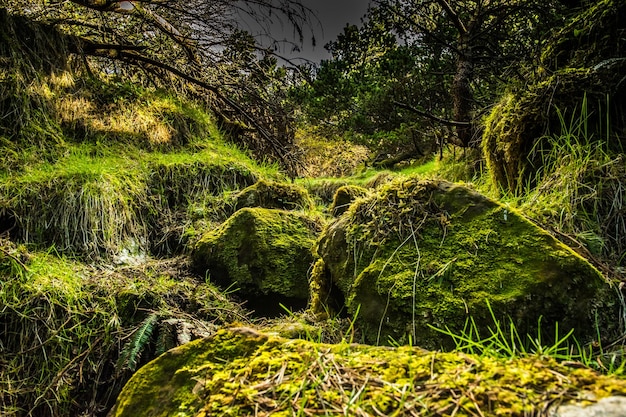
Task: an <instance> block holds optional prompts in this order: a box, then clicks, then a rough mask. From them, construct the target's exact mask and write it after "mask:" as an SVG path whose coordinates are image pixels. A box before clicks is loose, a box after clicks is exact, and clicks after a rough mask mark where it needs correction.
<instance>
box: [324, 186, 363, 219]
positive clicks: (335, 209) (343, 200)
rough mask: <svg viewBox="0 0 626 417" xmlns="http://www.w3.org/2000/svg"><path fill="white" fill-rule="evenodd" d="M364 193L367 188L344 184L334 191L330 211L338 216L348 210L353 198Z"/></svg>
mask: <svg viewBox="0 0 626 417" xmlns="http://www.w3.org/2000/svg"><path fill="white" fill-rule="evenodd" d="M366 195H367V190H366V189H365V188H363V187H359V186H358V185H344V186H343V187H340V188H339V189H338V190H337V191H336V192H335V196H334V198H333V204H332V205H331V206H330V211H331V213H332V214H333V216H340V215H342V214H343V213H345V212H346V211H347V210H348V208H349V207H350V204H352V202H353V201H354V200H356V199H357V198H359V197H364V196H366Z"/></svg>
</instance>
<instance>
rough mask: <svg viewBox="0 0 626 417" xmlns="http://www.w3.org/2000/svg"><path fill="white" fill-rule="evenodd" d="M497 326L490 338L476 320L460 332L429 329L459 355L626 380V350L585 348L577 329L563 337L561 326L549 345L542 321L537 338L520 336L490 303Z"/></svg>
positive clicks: (539, 322)
mask: <svg viewBox="0 0 626 417" xmlns="http://www.w3.org/2000/svg"><path fill="white" fill-rule="evenodd" d="M487 307H488V310H489V313H490V314H491V319H492V321H493V325H492V326H491V327H489V328H488V330H487V333H488V334H487V335H485V334H484V332H483V334H481V332H480V331H479V329H478V326H477V325H476V322H475V321H474V319H473V318H472V317H470V318H468V319H467V320H466V322H465V326H464V327H463V329H462V330H460V331H459V332H454V331H452V330H450V329H449V328H448V327H447V326H446V327H445V329H441V328H437V327H434V326H431V325H429V327H430V328H431V329H433V330H435V331H437V332H439V333H441V334H443V335H445V336H447V337H449V338H451V339H452V340H453V341H454V344H455V351H457V352H462V353H468V354H472V355H478V356H485V357H494V358H501V359H515V358H526V357H532V356H536V357H543V358H552V359H555V360H557V361H559V362H565V363H575V362H576V363H580V364H582V365H584V366H586V367H589V368H594V369H596V370H598V371H601V372H603V373H606V374H609V375H616V376H622V377H623V376H626V361H624V359H623V356H624V351H623V349H618V350H616V351H614V352H608V351H605V350H604V349H603V348H602V341H601V339H600V337H599V336H598V341H597V342H596V343H595V346H594V344H590V345H588V346H582V345H581V344H580V343H579V342H578V341H577V340H576V338H575V337H574V336H573V333H574V329H571V330H570V331H569V332H567V333H565V334H560V333H559V327H558V323H557V325H556V326H555V334H554V336H553V337H552V338H551V341H550V342H548V343H547V341H546V340H545V339H544V336H543V335H542V328H541V321H542V318H541V317H539V319H538V320H537V323H538V324H537V334H536V335H529V334H525V335H520V333H519V332H518V331H517V328H516V327H515V325H514V324H513V321H512V320H511V319H509V320H508V323H503V322H502V321H500V320H498V319H497V318H496V315H495V313H494V311H493V309H492V308H491V306H490V305H489V302H487Z"/></svg>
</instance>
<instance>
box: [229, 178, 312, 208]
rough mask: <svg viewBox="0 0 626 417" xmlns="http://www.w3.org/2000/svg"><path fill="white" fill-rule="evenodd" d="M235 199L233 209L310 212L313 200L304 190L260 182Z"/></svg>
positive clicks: (292, 186)
mask: <svg viewBox="0 0 626 417" xmlns="http://www.w3.org/2000/svg"><path fill="white" fill-rule="evenodd" d="M234 198H235V209H236V210H239V209H242V208H244V207H264V208H270V209H271V208H275V209H282V210H311V209H312V208H313V200H312V199H311V197H310V196H309V193H308V192H307V190H306V189H304V188H302V187H300V186H298V185H295V184H288V183H280V182H269V181H265V180H261V181H259V182H257V183H256V184H254V185H252V186H250V187H248V188H246V189H244V190H242V191H240V192H239V193H238V194H237V195H236V196H234Z"/></svg>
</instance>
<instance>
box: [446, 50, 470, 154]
mask: <svg viewBox="0 0 626 417" xmlns="http://www.w3.org/2000/svg"><path fill="white" fill-rule="evenodd" d="M473 76H474V62H473V59H472V50H471V48H470V47H468V46H467V45H464V44H463V43H461V44H460V47H459V55H458V58H457V63H456V73H455V75H454V80H453V81H452V100H453V106H454V120H455V121H457V122H467V123H468V124H467V125H458V126H456V133H457V136H458V138H459V142H460V143H461V144H462V146H464V147H471V146H475V144H474V143H472V130H473V129H472V124H471V120H472V102H473V101H474V95H473V93H472V89H471V86H470V83H471V80H472V78H473Z"/></svg>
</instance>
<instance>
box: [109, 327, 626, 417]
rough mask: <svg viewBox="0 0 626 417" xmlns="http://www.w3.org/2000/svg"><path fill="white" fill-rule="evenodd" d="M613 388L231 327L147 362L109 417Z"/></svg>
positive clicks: (538, 401) (533, 361)
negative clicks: (285, 337)
mask: <svg viewBox="0 0 626 417" xmlns="http://www.w3.org/2000/svg"><path fill="white" fill-rule="evenodd" d="M615 394H617V395H620V394H626V381H624V380H620V379H615V378H611V377H607V376H603V375H598V374H596V373H594V372H593V371H591V370H589V369H586V368H580V367H578V368H568V367H566V366H563V365H559V364H557V363H555V362H554V361H552V360H545V359H544V360H540V359H539V358H538V357H528V358H523V359H515V360H502V359H494V358H490V357H478V356H473V355H465V354H457V353H441V352H427V351H424V350H421V349H418V348H411V347H400V348H396V349H389V348H383V347H372V346H364V345H354V344H347V343H342V344H338V345H327V344H318V343H313V342H308V341H304V340H285V339H281V338H278V337H274V336H271V335H266V334H262V333H258V332H257V331H255V330H253V329H249V328H236V329H229V330H221V331H219V332H218V333H217V334H215V335H214V336H212V337H210V338H206V339H202V340H197V341H194V342H191V343H188V344H186V345H184V346H181V347H178V348H176V349H174V350H171V351H169V352H167V353H165V354H164V355H162V356H161V357H159V358H158V359H156V360H154V361H152V362H151V363H149V364H148V365H146V366H144V367H143V368H142V369H140V370H139V371H138V372H137V373H136V374H135V375H134V376H133V378H132V379H131V380H130V381H129V382H128V384H127V385H126V386H125V388H124V390H123V391H122V393H121V394H120V396H119V397H118V399H117V404H116V406H115V408H114V409H113V410H112V411H111V413H110V414H109V415H110V417H134V416H138V415H141V416H144V417H157V416H163V417H165V416H180V417H186V416H190V417H191V416H195V417H204V416H251V415H259V416H268V415H277V416H279V415H280V416H292V415H326V416H340V415H341V416H344V415H355V416H357V415H433V416H447V415H458V416H475V415H484V416H524V415H535V414H537V415H538V414H540V413H542V412H544V411H545V409H544V408H545V407H547V405H548V404H555V403H556V404H558V403H560V402H562V401H563V400H564V399H566V398H567V399H570V398H582V397H583V396H585V397H587V398H589V397H591V396H593V397H594V398H596V399H600V398H605V397H607V396H609V395H615Z"/></svg>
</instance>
